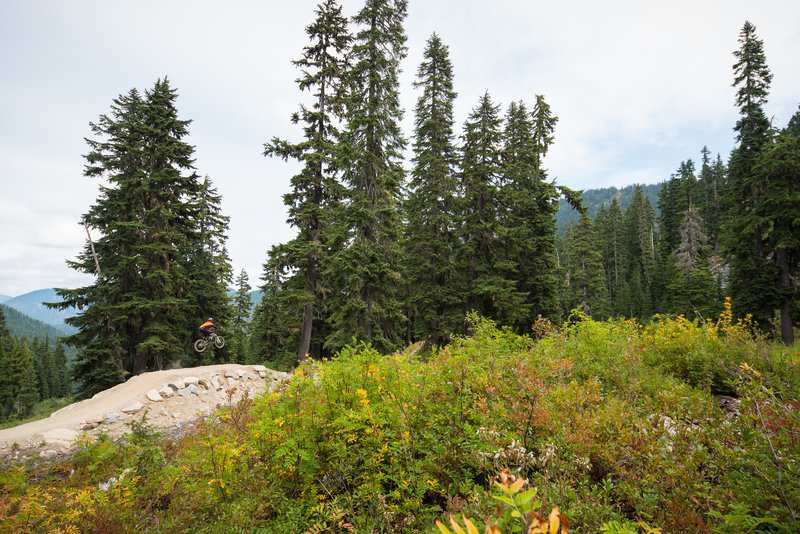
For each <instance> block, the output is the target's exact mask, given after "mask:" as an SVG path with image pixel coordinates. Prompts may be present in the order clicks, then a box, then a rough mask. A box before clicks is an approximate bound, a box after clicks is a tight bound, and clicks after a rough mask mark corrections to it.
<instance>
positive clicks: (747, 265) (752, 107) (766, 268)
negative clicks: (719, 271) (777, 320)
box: [726, 21, 778, 327]
mask: <svg viewBox="0 0 800 534" xmlns="http://www.w3.org/2000/svg"><path fill="white" fill-rule="evenodd" d="M755 30H756V28H755V26H753V25H752V24H751V23H750V22H749V21H748V22H745V24H744V26H743V28H742V31H741V32H740V34H739V43H740V48H739V49H738V50H737V51H735V52H734V56H735V57H736V60H737V61H736V63H735V64H734V65H733V71H734V82H733V85H734V87H737V88H738V89H737V91H736V105H737V106H738V107H739V114H740V115H741V117H740V118H739V120H738V121H737V123H736V128H735V130H736V132H737V136H736V139H737V141H738V143H739V144H738V146H737V147H736V148H735V149H734V150H733V152H732V153H731V157H730V160H729V162H728V172H729V181H730V183H729V188H728V192H729V194H730V197H731V198H730V200H729V201H728V204H729V206H730V215H729V218H728V221H727V229H726V233H727V238H726V242H727V247H726V248H727V250H728V254H729V255H730V258H731V286H732V287H735V288H736V291H734V292H733V293H732V300H733V305H734V310H735V311H736V312H737V314H739V315H740V316H744V315H745V314H748V313H750V314H752V315H753V318H754V320H755V321H756V323H758V324H759V325H761V326H762V327H766V326H767V325H768V324H769V322H770V320H771V318H772V316H773V306H774V303H775V302H776V286H777V285H776V284H775V280H777V278H778V276H777V273H776V269H775V267H774V265H772V264H771V263H770V262H769V261H768V259H767V251H766V246H765V243H764V237H763V235H764V231H765V230H766V228H762V227H761V225H760V222H761V221H760V220H758V218H756V217H755V212H756V211H757V209H758V206H759V204H760V203H761V200H762V199H761V195H762V190H763V188H764V185H765V184H764V183H763V182H761V179H760V177H759V176H758V175H757V173H756V172H755V170H754V168H755V166H756V163H757V160H758V158H759V154H760V153H761V151H762V150H763V149H764V147H765V146H766V145H767V143H768V142H769V139H770V124H769V120H768V119H767V117H766V115H765V114H764V109H763V105H764V103H765V102H766V100H767V95H768V92H769V85H770V82H771V81H772V73H771V72H770V70H769V68H768V67H767V64H766V57H765V55H764V48H763V43H762V41H761V40H760V39H758V38H757V37H756V33H755Z"/></svg>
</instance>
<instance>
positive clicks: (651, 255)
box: [623, 185, 657, 320]
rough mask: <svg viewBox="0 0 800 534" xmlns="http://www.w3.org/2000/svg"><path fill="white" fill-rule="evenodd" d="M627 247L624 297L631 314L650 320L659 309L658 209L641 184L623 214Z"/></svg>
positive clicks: (627, 309)
mask: <svg viewBox="0 0 800 534" xmlns="http://www.w3.org/2000/svg"><path fill="white" fill-rule="evenodd" d="M623 225H624V236H623V246H624V247H625V260H626V261H625V265H624V272H625V284H624V287H625V289H624V292H625V295H624V300H625V303H626V306H627V308H626V310H625V313H624V315H626V316H627V317H637V318H639V319H642V320H644V319H649V318H650V316H652V315H653V313H655V312H656V298H657V295H654V283H655V282H656V276H657V273H656V242H655V211H654V210H653V206H652V204H650V201H649V200H648V199H647V197H646V196H645V195H644V193H643V191H642V187H641V186H640V185H637V186H636V187H635V189H634V192H633V199H632V200H631V203H630V205H628V207H627V209H626V210H625V214H624V216H623Z"/></svg>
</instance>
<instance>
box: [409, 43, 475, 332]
mask: <svg viewBox="0 0 800 534" xmlns="http://www.w3.org/2000/svg"><path fill="white" fill-rule="evenodd" d="M414 87H416V88H417V89H421V90H422V95H421V96H420V97H419V99H418V100H417V106H416V108H415V118H414V141H413V149H414V158H413V162H414V167H413V169H412V171H411V184H410V191H409V194H408V199H407V201H406V202H405V214H406V217H407V223H406V232H405V233H406V237H405V249H406V253H405V262H404V272H405V279H406V284H407V287H408V288H409V294H410V296H409V305H408V319H409V321H410V322H411V323H412V326H411V328H410V329H411V336H409V337H410V338H411V339H408V341H412V340H415V339H425V340H428V341H430V343H432V344H433V345H439V344H442V343H446V342H447V341H448V339H449V336H450V335H452V334H453V333H455V332H458V331H459V328H460V325H461V324H462V323H463V316H462V315H463V313H462V310H461V309H460V308H459V306H458V303H459V301H458V293H457V291H455V290H454V289H455V287H456V286H457V284H458V281H457V278H456V277H457V271H456V269H455V265H454V262H453V260H454V257H455V251H456V247H457V241H456V229H457V222H456V215H457V199H456V176H455V172H456V166H457V154H456V147H455V139H454V133H453V122H454V120H453V104H454V101H455V98H456V92H455V91H454V90H453V67H452V64H451V63H450V57H449V52H448V49H447V46H445V45H444V44H443V43H442V40H441V39H440V38H439V36H437V35H436V34H433V35H432V36H431V37H430V38H429V39H428V41H427V44H426V47H425V52H424V59H423V62H422V63H421V64H420V66H419V69H418V70H417V79H416V81H415V82H414Z"/></svg>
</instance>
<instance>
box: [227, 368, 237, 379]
mask: <svg viewBox="0 0 800 534" xmlns="http://www.w3.org/2000/svg"><path fill="white" fill-rule="evenodd" d="M238 377H239V374H238V373H237V372H236V371H235V370H233V369H226V370H225V378H238Z"/></svg>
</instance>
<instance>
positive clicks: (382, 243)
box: [326, 0, 407, 352]
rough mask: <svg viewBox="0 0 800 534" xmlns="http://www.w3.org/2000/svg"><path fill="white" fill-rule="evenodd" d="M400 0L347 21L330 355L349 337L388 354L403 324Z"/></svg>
mask: <svg viewBox="0 0 800 534" xmlns="http://www.w3.org/2000/svg"><path fill="white" fill-rule="evenodd" d="M406 11H407V1H406V0H367V2H366V5H365V6H364V7H363V8H362V10H361V11H360V12H359V13H358V14H357V15H356V16H355V17H354V18H353V21H354V22H355V23H356V24H357V25H358V26H359V27H360V30H359V31H358V33H357V35H356V37H355V40H354V44H353V47H352V50H351V59H352V62H353V66H352V68H351V69H350V70H349V72H348V88H349V98H348V102H347V119H348V120H347V127H346V129H345V131H344V134H343V138H342V150H343V154H342V156H343V165H344V167H343V178H344V181H345V183H346V185H347V186H348V190H347V193H346V197H347V199H346V203H344V204H343V205H342V206H341V208H340V209H339V210H338V215H337V222H338V223H340V225H339V228H338V231H339V239H340V241H341V242H343V243H347V246H346V247H345V248H344V249H342V250H339V251H336V253H335V254H334V255H333V257H332V258H331V261H330V262H329V263H328V265H327V273H328V274H329V276H330V277H331V278H330V280H331V289H332V299H333V301H334V302H333V303H332V304H331V310H332V315H331V319H330V322H331V326H332V329H333V331H332V333H331V335H330V336H329V337H328V340H327V342H326V345H327V346H328V348H330V349H331V350H336V349H338V348H340V347H342V346H344V345H345V344H346V343H349V342H351V340H352V338H354V337H355V338H358V339H362V340H364V341H368V342H371V343H372V344H373V345H374V346H375V348H376V349H378V350H379V351H383V352H388V351H391V350H394V349H396V348H397V346H398V342H399V341H400V334H401V326H402V325H403V324H404V317H403V313H402V303H401V301H400V298H399V288H400V287H401V277H400V273H399V269H400V265H399V256H400V249H399V245H400V237H401V230H402V229H401V219H400V212H399V204H400V202H401V199H402V185H403V179H404V176H403V174H404V172H403V168H402V165H401V160H402V150H403V148H404V146H405V140H404V139H403V135H402V132H401V130H400V120H401V119H402V115H403V110H402V108H401V107H400V100H399V86H400V81H399V74H400V61H401V60H402V59H403V57H405V55H406V47H405V41H406V36H405V32H404V30H403V20H404V19H405V17H406Z"/></svg>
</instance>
